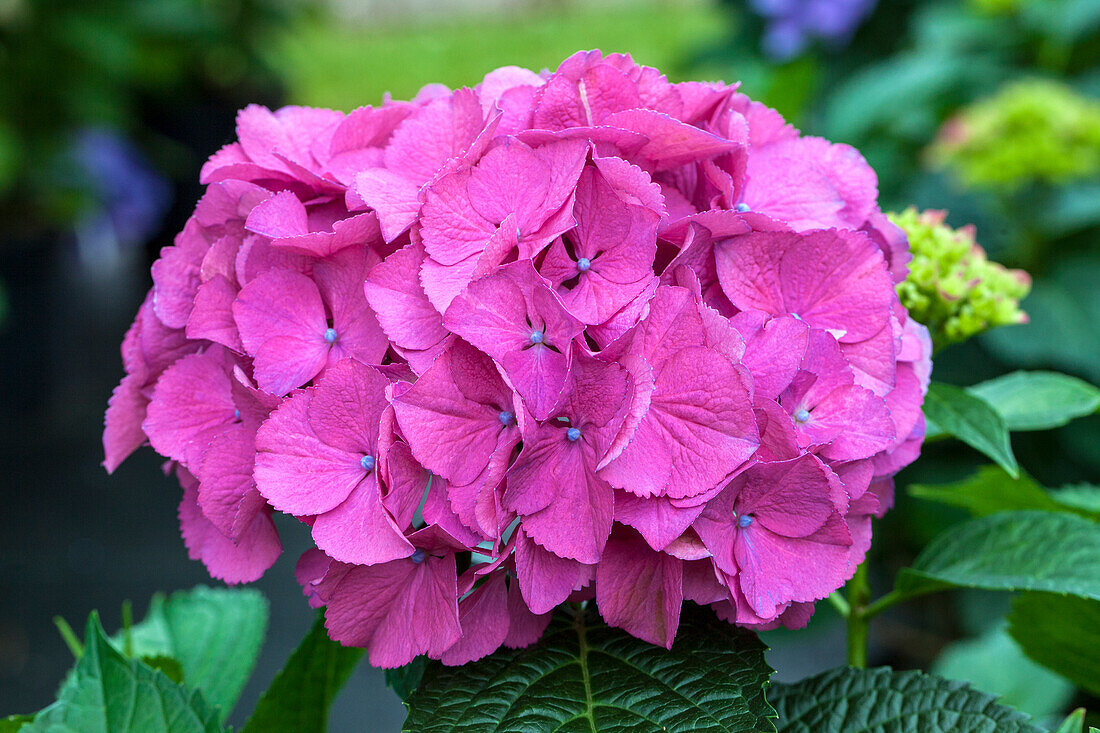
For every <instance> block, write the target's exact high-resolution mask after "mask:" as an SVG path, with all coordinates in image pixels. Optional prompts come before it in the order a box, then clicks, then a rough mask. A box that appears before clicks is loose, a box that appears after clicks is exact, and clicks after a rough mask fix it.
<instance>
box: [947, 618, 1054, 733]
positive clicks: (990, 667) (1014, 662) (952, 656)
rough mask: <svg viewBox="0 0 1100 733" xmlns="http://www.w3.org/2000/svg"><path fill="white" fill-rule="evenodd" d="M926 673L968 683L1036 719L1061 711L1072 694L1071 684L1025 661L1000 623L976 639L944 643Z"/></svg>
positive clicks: (1029, 661)
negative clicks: (944, 645)
mask: <svg viewBox="0 0 1100 733" xmlns="http://www.w3.org/2000/svg"><path fill="white" fill-rule="evenodd" d="M930 671H931V672H932V673H933V674H935V675H938V676H940V677H944V678H946V679H952V680H959V681H960V682H969V683H970V684H971V685H973V686H974V687H975V688H977V689H979V690H982V691H983V692H988V693H991V694H993V695H997V696H998V697H999V698H1000V700H1001V702H1002V703H1004V704H1005V705H1009V706H1011V707H1013V708H1016V709H1017V710H1019V711H1020V712H1023V713H1027V714H1028V715H1030V716H1032V717H1034V718H1039V719H1042V718H1047V717H1049V716H1051V715H1056V714H1058V713H1060V712H1062V711H1063V710H1064V709H1065V707H1066V704H1067V703H1069V701H1070V698H1072V697H1073V694H1074V691H1075V688H1074V686H1073V685H1072V684H1070V683H1069V682H1067V681H1066V680H1064V679H1062V678H1061V677H1059V676H1058V675H1057V674H1055V673H1054V672H1051V671H1049V670H1046V669H1044V668H1043V667H1041V666H1039V665H1038V664H1036V663H1035V662H1033V661H1031V660H1030V659H1028V658H1027V656H1025V655H1024V652H1023V650H1021V649H1020V647H1019V646H1018V645H1017V644H1016V642H1015V641H1013V640H1012V637H1010V636H1009V635H1008V633H1007V632H1006V631H1005V629H1004V624H1000V623H998V624H997V626H996V628H993V629H989V630H987V631H986V632H985V633H983V634H982V635H981V636H979V637H977V638H974V639H963V640H961V641H956V642H952V643H951V644H948V645H947V646H946V647H944V649H943V650H942V651H941V652H940V654H939V656H937V657H936V661H935V662H934V663H933V664H932V668H931V670H930Z"/></svg>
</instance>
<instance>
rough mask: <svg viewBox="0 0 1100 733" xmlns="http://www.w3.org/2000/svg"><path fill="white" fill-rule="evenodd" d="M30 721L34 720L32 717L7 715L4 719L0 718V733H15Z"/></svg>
mask: <svg viewBox="0 0 1100 733" xmlns="http://www.w3.org/2000/svg"><path fill="white" fill-rule="evenodd" d="M32 720H34V716H33V715H9V716H8V717H6V718H0V733H17V732H18V731H19V730H21V729H22V728H23V726H24V725H26V724H27V723H29V722H31V721H32Z"/></svg>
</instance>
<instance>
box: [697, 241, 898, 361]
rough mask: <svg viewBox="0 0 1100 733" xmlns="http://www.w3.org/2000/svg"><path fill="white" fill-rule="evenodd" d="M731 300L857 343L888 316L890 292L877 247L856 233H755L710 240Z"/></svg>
mask: <svg viewBox="0 0 1100 733" xmlns="http://www.w3.org/2000/svg"><path fill="white" fill-rule="evenodd" d="M715 257H716V261H717V266H718V277H719V279H720V280H721V282H722V288H723V290H724V291H725V293H726V295H727V296H728V297H729V299H730V300H731V301H732V302H733V304H734V305H735V306H737V307H738V308H740V309H742V310H748V309H753V308H755V309H758V310H762V311H765V312H767V313H770V314H772V315H775V316H780V315H794V316H797V317H798V318H801V319H802V320H803V321H805V322H806V324H807V325H809V326H812V327H814V328H820V329H823V330H826V331H830V332H831V333H832V334H833V335H834V337H836V339H837V340H838V341H841V342H843V343H852V342H856V341H863V340H864V339H867V338H870V337H872V336H874V335H875V334H876V333H878V332H879V331H880V330H881V329H882V327H883V326H885V325H887V323H888V322H889V319H890V310H891V307H892V305H893V303H894V299H895V298H896V295H895V293H894V286H893V282H892V281H891V279H890V275H889V273H888V272H887V271H886V264H885V262H884V260H883V259H882V253H881V252H880V251H879V249H878V247H876V246H875V245H874V243H873V242H871V240H870V239H868V238H867V236H866V235H864V234H862V233H860V232H850V231H837V230H828V231H812V232H807V233H805V234H794V233H789V232H753V233H750V234H745V235H743V236H739V237H732V238H730V239H726V240H723V241H722V242H721V243H719V244H717V245H716V246H715Z"/></svg>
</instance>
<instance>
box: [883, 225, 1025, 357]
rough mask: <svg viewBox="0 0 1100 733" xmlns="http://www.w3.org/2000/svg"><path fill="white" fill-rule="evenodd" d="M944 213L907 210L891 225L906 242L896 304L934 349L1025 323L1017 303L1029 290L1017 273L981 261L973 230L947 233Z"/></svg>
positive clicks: (981, 252)
mask: <svg viewBox="0 0 1100 733" xmlns="http://www.w3.org/2000/svg"><path fill="white" fill-rule="evenodd" d="M946 216H947V212H944V211H921V212H918V211H917V210H916V209H915V208H909V209H906V210H905V211H903V212H901V213H900V214H895V213H891V214H888V217H889V219H890V221H891V222H893V223H894V224H895V225H897V226H898V227H900V228H901V229H902V230H903V231H904V232H905V236H906V237H907V238H908V240H909V248H910V252H911V255H912V258H913V259H912V261H911V262H910V263H909V276H908V277H907V278H906V279H905V281H903V282H901V283H899V284H898V295H899V296H900V297H901V302H902V304H903V305H904V306H905V307H906V310H908V311H909V313H910V314H911V315H912V316H913V318H914V319H916V320H917V321H919V322H920V323H922V324H924V325H925V326H926V327H927V328H928V329H929V330H930V331H931V332H932V334H933V338H932V340H933V342H934V343H935V344H936V345H937V347H941V346H947V345H949V344H953V343H957V342H959V341H965V340H966V339H968V338H970V337H971V336H976V335H977V334H980V333H982V332H984V331H988V330H989V329H991V328H995V327H997V326H1009V325H1012V324H1016V323H1027V314H1026V313H1024V312H1023V311H1022V310H1020V305H1019V304H1020V300H1022V299H1023V298H1024V297H1026V296H1027V294H1028V291H1029V290H1030V289H1031V278H1030V277H1029V276H1028V274H1027V273H1026V272H1024V271H1023V270H1009V269H1007V268H1005V267H1003V266H1002V265H999V264H997V263H996V262H991V261H990V260H988V259H987V258H986V255H985V251H984V250H983V249H982V248H981V247H979V246H978V244H977V242H976V241H975V239H974V236H975V232H974V227H973V226H965V227H962V228H960V229H952V228H951V227H949V226H947V225H946V224H945V223H944V219H945V218H946Z"/></svg>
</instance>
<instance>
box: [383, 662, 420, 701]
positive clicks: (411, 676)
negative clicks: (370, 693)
mask: <svg viewBox="0 0 1100 733" xmlns="http://www.w3.org/2000/svg"><path fill="white" fill-rule="evenodd" d="M427 666H428V658H427V657H425V656H419V657H417V658H416V659H414V660H412V661H411V662H409V663H408V664H406V665H405V666H404V667H398V668H397V669H387V670H384V671H383V674H384V676H385V678H386V687H389V688H390V689H391V690H393V691H394V693H396V695H397V696H398V697H399V698H401V700H402V701H404V700H407V699H408V698H409V695H411V694H413V691H415V690H416V688H417V687H419V686H420V680H421V678H423V677H424V670H425V669H426V668H427Z"/></svg>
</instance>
